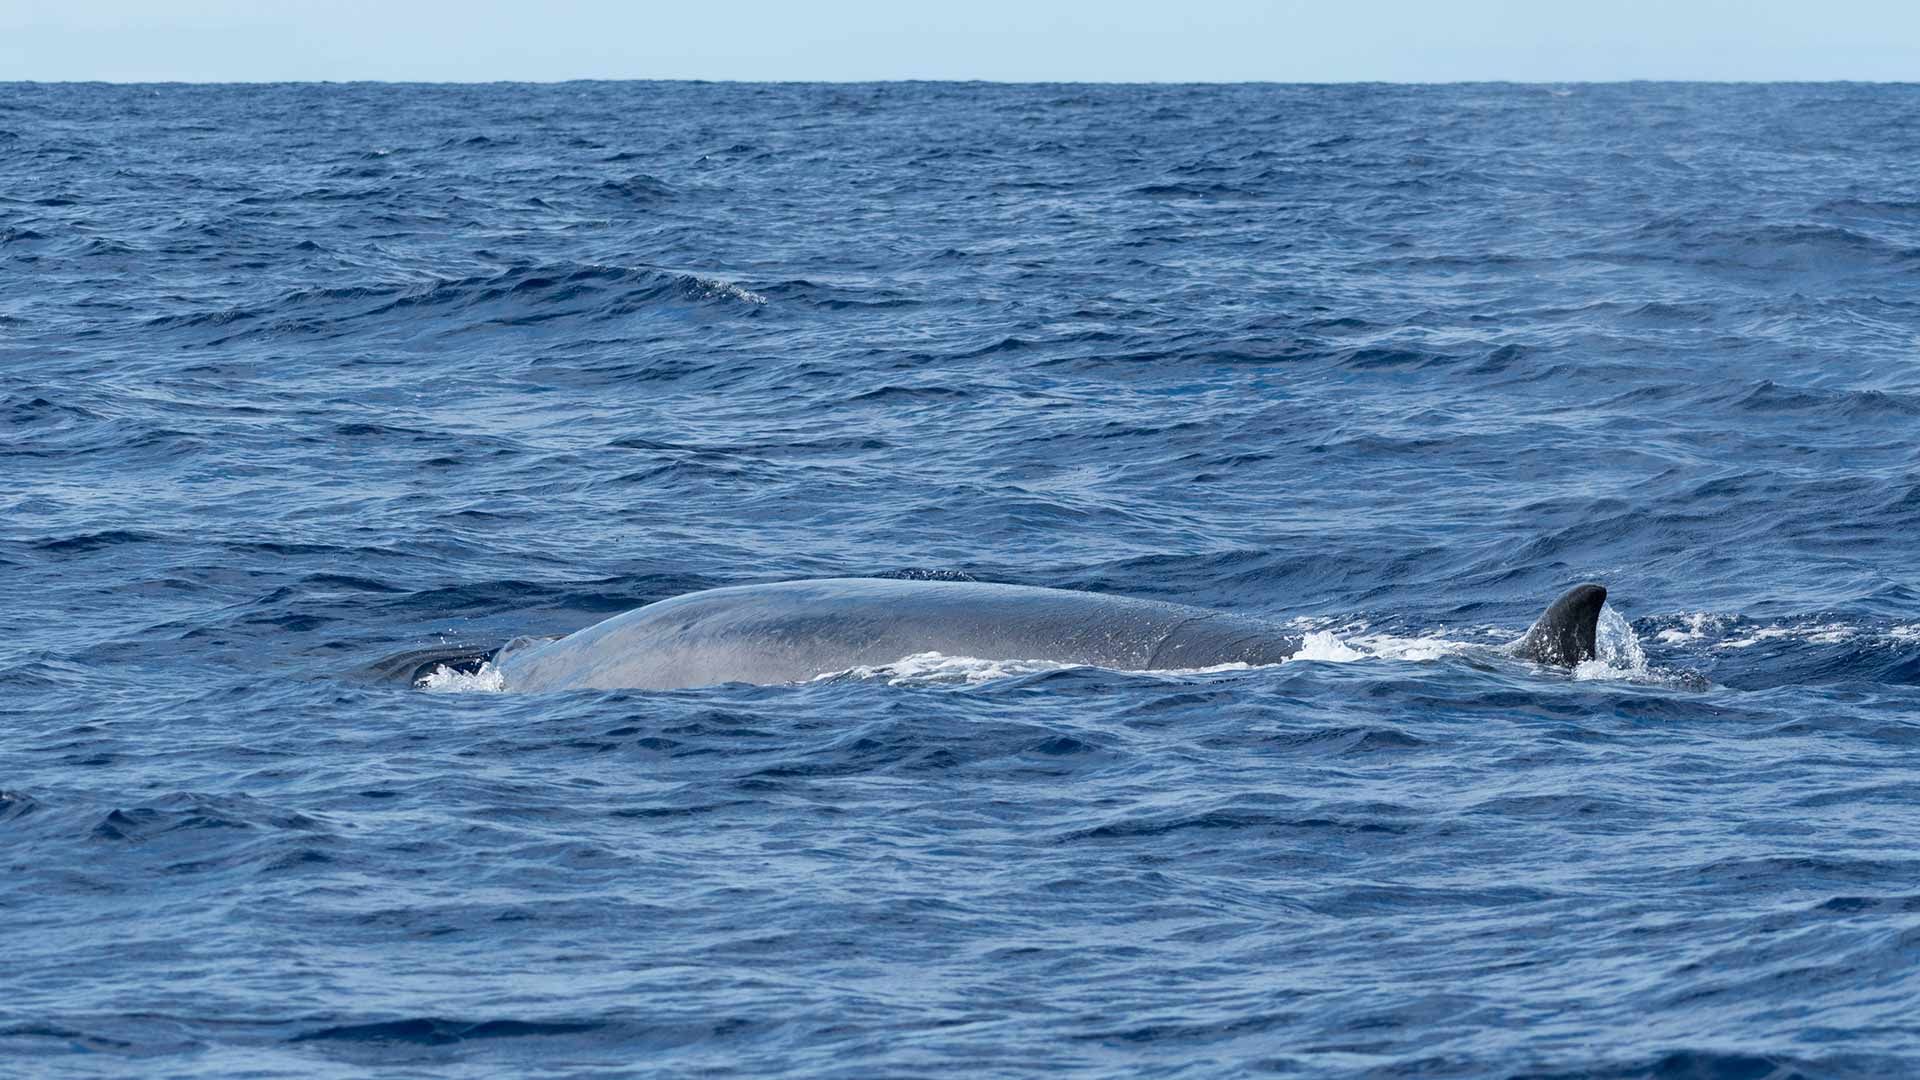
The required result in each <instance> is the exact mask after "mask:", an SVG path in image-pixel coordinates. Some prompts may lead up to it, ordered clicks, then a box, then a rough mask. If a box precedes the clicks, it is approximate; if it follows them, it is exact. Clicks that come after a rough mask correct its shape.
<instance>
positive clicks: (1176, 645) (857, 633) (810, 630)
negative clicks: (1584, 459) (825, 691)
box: [495, 578, 1607, 691]
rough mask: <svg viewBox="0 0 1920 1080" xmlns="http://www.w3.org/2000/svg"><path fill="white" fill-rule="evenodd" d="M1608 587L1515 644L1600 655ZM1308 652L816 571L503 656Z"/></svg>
mask: <svg viewBox="0 0 1920 1080" xmlns="http://www.w3.org/2000/svg"><path fill="white" fill-rule="evenodd" d="M1606 598H1607V591H1606V590H1605V589H1603V588H1601V587H1600V586H1598V585H1581V586H1578V587H1577V588H1575V589H1573V590H1571V591H1569V592H1567V593H1566V594H1565V595H1563V596H1561V597H1560V598H1559V599H1558V600H1556V601H1554V603H1553V605H1552V606H1551V607H1549V608H1548V609H1547V611H1546V613H1545V614H1543V615H1541V617H1540V619H1539V621H1538V622H1536V623H1535V624H1534V625H1533V627H1532V629H1530V630H1529V631H1528V632H1527V636H1526V637H1524V638H1522V639H1521V640H1520V641H1519V642H1517V643H1515V645H1514V646H1513V647H1512V648H1513V651H1514V653H1515V654H1516V655H1518V656H1521V657H1524V658H1527V659H1531V660H1534V661H1536V662H1538V663H1543V664H1554V665H1559V666H1563V667H1571V666H1572V665H1574V664H1577V663H1579V662H1580V661H1581V660H1587V659H1591V658H1592V657H1593V655H1594V634H1595V624H1596V623H1597V622H1598V620H1599V618H1600V606H1601V604H1603V603H1604V602H1605V601H1606ZM1299 649H1300V636H1299V635H1298V634H1294V633H1290V632H1288V631H1287V629H1286V628H1285V627H1283V626H1281V625H1279V624H1278V623H1274V622H1271V621H1269V620H1266V619H1260V618H1255V617H1252V616H1247V615H1237V614H1233V613H1231V612H1225V611H1214V610H1210V609H1208V608H1199V607H1189V606H1187V605H1185V604H1171V603H1166V602H1164V601H1159V600H1140V599H1135V598H1132V597H1125V596H1106V595H1102V594H1100V593H1089V592H1077V591H1073V590H1067V589H1045V588H1038V587H1035V586H1030V585H996V584H988V583H984V582H976V581H915V580H896V579H888V578H819V579H814V580H807V581H786V582H779V583H776V584H770V585H739V586H734V587H731V588H724V589H709V590H707V591H705V592H696V593H688V594H686V595H684V596H676V597H673V598H671V599H668V600H662V601H660V602H658V603H655V604H648V605H647V606H645V607H642V608H636V609H634V610H632V611H629V612H626V613H625V614H621V615H615V616H614V617H612V618H610V619H607V620H606V621H604V622H600V623H596V624H594V625H593V626H589V627H587V628H586V629H584V630H580V631H578V632H576V633H573V634H570V635H568V636H566V637H563V638H559V639H557V640H553V641H545V642H537V643H536V642H529V641H527V640H526V639H522V640H520V641H515V642H510V643H509V644H508V645H507V646H506V647H504V648H502V649H501V650H500V653H499V654H498V656H497V657H496V658H495V666H496V668H497V669H498V670H499V672H500V674H501V676H502V678H503V680H504V682H505V685H506V687H507V688H508V689H510V690H536V691H537V690H588V689H592V690H615V689H640V690H673V689H681V688H685V687H694V686H712V685H717V684H720V683H730V682H736V683H759V684H773V683H794V682H805V681H807V680H809V679H812V678H814V677H816V676H819V675H823V674H827V673H829V672H836V671H845V670H847V669H849V668H855V667H874V666H878V665H882V664H888V663H892V662H893V661H896V660H899V659H901V658H902V657H906V656H912V655H914V654H916V653H925V652H937V653H942V654H945V655H948V656H970V657H975V658H978V659H982V660H1048V661H1053V662H1056V663H1063V664H1086V665H1091V666H1096V667H1105V668H1114V669H1117V670H1121V671H1151V670H1160V669H1169V668H1198V667H1213V666H1215V665H1218V664H1230V663H1245V664H1275V663H1279V662H1280V661H1282V660H1285V659H1286V658H1288V657H1290V656H1292V655H1293V654H1294V653H1296V652H1298V651H1299Z"/></svg>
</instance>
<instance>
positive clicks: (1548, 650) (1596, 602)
mask: <svg viewBox="0 0 1920 1080" xmlns="http://www.w3.org/2000/svg"><path fill="white" fill-rule="evenodd" d="M1606 602H1607V590H1606V588H1605V586H1601V585H1596V584H1593V583H1592V582H1588V583H1587V584H1585V585H1575V586H1574V587H1573V588H1571V589H1568V590H1567V591H1566V592H1565V593H1564V594H1562V595H1561V597H1560V599H1558V600H1555V601H1554V602H1553V603H1552V604H1550V605H1548V607H1547V610H1546V611H1544V612H1541V614H1540V618H1538V619H1536V620H1535V621H1534V624H1533V628H1532V629H1530V630H1528V631H1527V636H1526V637H1524V638H1521V639H1520V643H1519V644H1518V645H1515V646H1514V649H1513V652H1514V655H1515V656H1518V657H1521V658H1522V659H1526V660H1532V661H1533V662H1535V663H1537V664H1553V665H1555V666H1557V667H1573V666H1574V665H1576V664H1579V663H1581V662H1582V661H1586V660H1591V659H1593V658H1594V655H1595V644H1594V636H1595V634H1596V633H1597V632H1598V630H1599V626H1600V608H1601V607H1602V606H1603V605H1605V604H1606Z"/></svg>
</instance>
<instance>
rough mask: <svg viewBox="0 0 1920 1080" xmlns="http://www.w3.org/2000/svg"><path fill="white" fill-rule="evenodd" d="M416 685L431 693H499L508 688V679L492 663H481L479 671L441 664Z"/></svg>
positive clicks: (421, 678) (422, 677)
mask: <svg viewBox="0 0 1920 1080" xmlns="http://www.w3.org/2000/svg"><path fill="white" fill-rule="evenodd" d="M414 686H416V687H418V688H419V689H421V690H425V691H427V692H428V693H430V694H482V693H484V694H498V693H500V692H501V691H503V690H505V689H506V688H507V679H506V676H504V675H502V674H500V669H499V668H496V667H494V666H493V665H492V664H481V665H480V669H479V670H478V671H455V670H454V669H453V668H450V667H448V666H447V665H445V664H441V665H440V666H439V667H437V668H434V669H433V670H432V671H430V672H428V673H427V674H425V675H422V676H421V677H420V681H419V682H416V683H414Z"/></svg>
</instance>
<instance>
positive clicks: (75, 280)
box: [0, 83, 1920, 1080]
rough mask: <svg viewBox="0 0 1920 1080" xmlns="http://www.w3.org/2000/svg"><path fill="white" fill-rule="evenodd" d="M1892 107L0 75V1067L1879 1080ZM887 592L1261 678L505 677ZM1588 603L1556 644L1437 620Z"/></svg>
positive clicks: (1894, 314)
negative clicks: (974, 599)
mask: <svg viewBox="0 0 1920 1080" xmlns="http://www.w3.org/2000/svg"><path fill="white" fill-rule="evenodd" d="M1916 161H1920V87H1912V86H1866V85H1792V86H1760V85H1755V86H1722V85H1697V84H1686V85H1662V84H1633V85H1571V86H1564V87H1558V86H1526V85H1464V86H1343V87H1309V86H1280V85H1271V86H1152V87H1147V86H1072V85H1044V86H1005V85H963V84H887V85H737V84H719V85H707V84H686V83H668V84H649V83H599V84H595V83H582V84H565V85H538V86H531V85H487V86H424V85H422V86H390V85H285V86H182V85H164V86H106V85H33V84H4V85H0V792H3V793H0V870H4V873H3V874H0V1074H4V1075H5V1076H8V1077H16V1076H17V1077H40V1076H47V1077H54V1076H58V1077H125V1076H142V1077H162V1076H165V1077H228V1076H246V1077H303V1078H304V1077H319V1078H331V1077H351V1076H362V1075H369V1074H376V1073H377V1074H378V1075H383V1076H396V1077H399V1076H405V1077H483V1076H519V1077H538V1076H598V1077H613V1076H627V1075H711V1076H766V1075H774V1074H782V1073H803V1074H810V1075H820V1076H833V1077H869V1076H950V1077H987V1076H1005V1077H1026V1076H1040V1075H1046V1076H1076V1077H1078V1076H1087V1077H1122V1076H1125V1077H1134V1076H1145V1077H1214V1076H1239V1075H1256V1074H1274V1075H1292V1076H1341V1077H1345V1076H1352V1077H1415V1076H1418V1077H1483V1076H1484V1077H1495V1076H1497V1077H1535V1078H1548V1077H1554V1078H1573V1077H1610V1078H1629V1077H1673V1078H1742V1080H1760V1078H1771V1080H1784V1078H1788V1077H1869V1076H1897V1075H1916V1074H1920V685H1917V684H1920V576H1917V575H1916V568H1917V567H1920V169H1916V167H1915V163H1916ZM901 573H936V574H939V575H941V576H951V577H958V576H962V575H964V576H968V577H972V578H977V579H979V580H983V581H998V582H1013V583H1020V584H1029V585H1046V586H1054V587H1061V588H1070V589H1086V590H1094V591H1098V592H1111V593H1119V594H1126V595H1132V596H1144V597H1152V598H1158V599H1165V600H1176V601H1181V602H1184V603H1190V604H1197V605H1202V606H1208V607H1215V608H1222V609H1231V610H1234V611H1238V612H1243V613H1251V614H1257V615H1263V616H1269V617H1272V618H1274V619H1277V620H1281V621H1286V622H1289V623H1290V624H1292V625H1293V626H1295V627H1297V628H1299V629H1300V630H1301V631H1302V632H1304V633H1309V634H1311V635H1312V636H1311V638H1310V642H1311V645H1310V647H1309V649H1308V650H1307V651H1306V653H1305V654H1303V658H1302V659H1297V660H1294V661H1290V662H1287V663H1285V664H1281V665H1278V666H1272V667H1260V668H1245V669H1237V670H1217V671H1172V672H1153V673H1132V674H1129V673H1121V672H1114V671H1106V670H1098V669H1088V668H1068V667H1060V666H1058V665H1051V664H1046V663H992V662H986V661H983V660H981V659H979V658H970V657H957V656H918V657H911V658H909V657H902V658H901V660H900V662H899V663H897V664H894V665H890V666H885V667H881V668H877V669H869V670H860V671H853V672H840V673H824V672H823V673H822V675H823V676H825V677H823V678H820V679H818V680H815V681H813V682H811V683H806V684H801V685H795V686H776V687H750V686H739V685H735V686H724V687H716V688H710V689H700V690H686V691H675V692H667V693H645V692H614V693H601V692H592V693H586V692H583V693H564V694H532V693H515V692H514V690H513V688H512V686H510V685H507V686H504V687H503V686H502V685H501V682H500V680H499V679H498V678H497V677H490V672H489V670H488V669H486V668H482V669H480V670H479V671H477V672H476V671H473V670H472V665H471V664H467V665H464V666H463V665H460V664H454V665H452V666H448V667H446V668H444V669H443V668H442V667H440V666H439V664H438V663H437V658H443V657H444V658H453V657H457V656H462V655H472V654H474V653H477V652H484V651H485V650H488V649H492V648H494V647H497V646H498V645H500V644H501V643H503V642H505V641H507V640H508V639H510V638H513V637H516V636H519V635H557V634H564V633H567V632H570V631H573V630H575V629H578V628H581V627H584V626H587V625H589V624H591V623H594V622H596V621H598V620H600V619H602V618H604V617H607V616H609V615H612V614H614V613H617V612H621V611H624V610H626V609H629V608H632V607H635V606H638V605H641V604H645V603H648V602H651V601H654V600H659V599H663V598H666V597H669V596H673V595H676V594H679V593H683V592H687V591H691V590H696V589H701V588H708V587H714V586H722V585H732V584H742V583H749V582H763V581H776V580H781V579H788V578H799V577H809V576H829V575H874V574H901ZM1584 580H1596V581H1600V582H1603V583H1604V584H1606V585H1607V587H1608V588H1609V590H1610V591H1611V601H1610V607H1609V609H1608V614H1607V616H1606V619H1605V624H1604V626H1603V631H1604V638H1605V641H1604V642H1603V644H1604V650H1603V651H1604V654H1605V655H1604V657H1603V659H1602V660H1600V661H1596V662H1592V663H1589V664H1587V665H1584V666H1582V667H1581V668H1579V669H1578V670H1576V671H1573V672H1571V673H1569V672H1565V671H1555V670H1548V669H1541V668H1536V667H1534V666H1532V665H1529V664H1526V663H1523V662H1520V661H1516V660H1513V659H1510V658H1507V657H1505V656H1503V655H1501V654H1500V653H1499V652H1498V651H1497V650H1496V649H1495V648H1494V647H1495V646H1498V645H1500V644H1501V643H1504V642H1508V641H1511V640H1512V639H1514V638H1516V637H1518V636H1519V634H1520V633H1521V632H1522V631H1523V630H1524V629H1525V628H1526V626H1527V624H1528V623H1529V622H1530V621H1531V619H1532V618H1533V617H1534V615H1535V614H1537V613H1538V611H1539V610H1540V608H1542V607H1543V606H1544V605H1545V604H1546V603H1547V602H1548V601H1549V600H1551V599H1552V598H1553V596H1555V595H1556V594H1558V593H1559V592H1560V591H1561V590H1563V589H1564V588H1566V587H1568V586H1570V585H1573V584H1575V583H1578V582H1580V581H1584Z"/></svg>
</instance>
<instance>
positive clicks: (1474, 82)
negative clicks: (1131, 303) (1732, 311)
mask: <svg viewBox="0 0 1920 1080" xmlns="http://www.w3.org/2000/svg"><path fill="white" fill-rule="evenodd" d="M576 83H682V84H687V85H695V86H700V85H723V86H917V85H944V86H1633V85H1641V84H1676V83H1677V84H1681V85H1689V86H1835V85H1842V86H1916V85H1920V78H1915V79H1869V78H1828V79H1800V78H1786V79H1703V78H1687V77H1649V76H1636V77H1631V78H1618V79H1502V78H1486V79H1315V80H1306V81H1298V80H1287V79H992V78H970V79H949V78H876V79H737V78H649V77H644V76H615V77H606V76H578V77H571V78H564V79H512V78H504V79H351V78H349V79H0V86H567V85H571V84H576Z"/></svg>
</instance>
